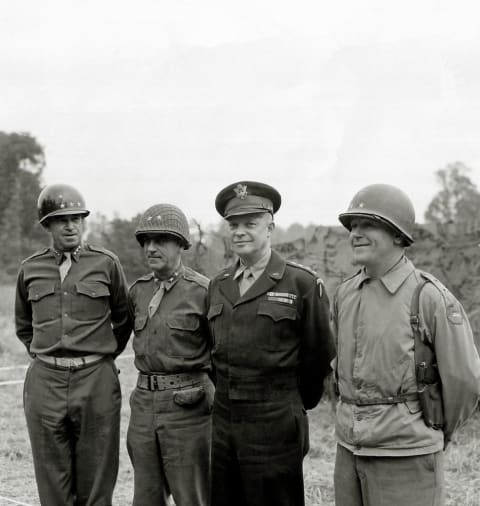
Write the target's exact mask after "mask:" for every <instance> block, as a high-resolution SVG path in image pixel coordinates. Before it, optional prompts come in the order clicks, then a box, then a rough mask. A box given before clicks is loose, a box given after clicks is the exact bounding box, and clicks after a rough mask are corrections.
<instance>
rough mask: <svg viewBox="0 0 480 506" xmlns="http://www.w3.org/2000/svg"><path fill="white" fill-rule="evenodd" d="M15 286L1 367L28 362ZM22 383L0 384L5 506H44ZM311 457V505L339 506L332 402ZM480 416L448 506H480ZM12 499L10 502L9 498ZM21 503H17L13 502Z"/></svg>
mask: <svg viewBox="0 0 480 506" xmlns="http://www.w3.org/2000/svg"><path fill="white" fill-rule="evenodd" d="M12 311H13V288H12V287H3V288H0V368H2V367H9V366H11V365H24V364H27V363H28V361H29V358H28V356H27V354H26V352H25V350H24V348H23V345H22V344H21V343H20V342H19V341H18V340H17V339H16V338H15V335H14V327H13V317H12ZM129 354H131V350H129V349H127V350H126V351H125V353H124V356H123V357H120V358H119V359H118V360H117V365H118V367H119V369H120V370H121V374H120V378H121V383H122V388H123V397H124V402H123V407H122V443H121V455H120V472H119V476H118V482H117V486H116V489H115V495H114V504H115V505H116V506H127V505H129V504H131V501H132V488H133V474H132V468H131V465H130V461H129V459H128V455H127V452H126V448H125V432H126V429H127V424H128V417H129V406H128V396H129V394H130V391H131V390H132V389H133V386H134V383H135V377H136V375H135V369H134V367H133V360H132V358H131V357H130V358H129V357H128V355H129ZM24 374H25V368H21V367H19V368H15V369H0V382H4V381H14V380H19V381H21V380H23V377H24ZM22 388H23V387H22V384H21V383H18V384H9V385H3V386H0V506H9V505H11V504H24V505H32V506H33V505H38V504H39V501H38V496H37V491H36V486H35V479H34V475H33V465H32V459H31V454H30V446H29V441H28V435H27V431H26V426H25V419H24V415H23V408H22ZM309 417H310V446H311V449H310V453H309V455H308V456H307V457H306V459H305V466H304V468H305V486H306V498H307V506H314V505H315V506H319V505H323V506H333V504H334V500H333V487H332V479H333V463H334V459H335V443H334V432H333V415H332V411H331V407H330V405H329V404H328V403H321V404H320V405H319V406H318V407H317V408H316V409H315V410H313V411H311V412H310V413H309ZM479 438H480V413H478V412H477V415H476V416H475V417H474V418H473V419H472V420H471V421H470V422H469V423H468V424H467V425H466V426H465V427H463V429H462V430H461V431H460V432H459V434H458V435H457V438H456V440H455V441H454V442H453V443H452V444H451V445H450V447H449V449H448V450H447V473H446V479H447V505H448V506H457V505H459V504H462V505H463V506H480V472H479V469H480V442H479ZM8 499H10V500H8ZM12 501H16V502H12Z"/></svg>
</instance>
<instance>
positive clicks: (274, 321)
mask: <svg viewBox="0 0 480 506" xmlns="http://www.w3.org/2000/svg"><path fill="white" fill-rule="evenodd" d="M237 269H238V263H237V264H236V265H233V266H232V267H230V268H228V269H227V270H225V271H223V272H222V273H220V274H219V275H218V276H217V277H216V278H215V279H214V280H213V281H212V284H211V286H210V290H209V306H208V315H207V316H208V319H209V326H210V333H211V336H212V340H213V348H212V361H213V365H214V370H215V375H216V378H217V381H218V380H221V381H223V382H227V384H228V385H229V386H228V395H229V397H230V398H231V399H257V398H260V397H259V396H261V388H260V387H259V386H258V385H260V384H264V383H265V382H268V381H269V380H270V379H271V380H272V381H275V380H278V379H282V378H289V377H297V378H298V380H299V389H300V393H301V396H302V399H303V403H304V406H305V408H307V409H310V408H313V407H314V406H315V405H316V404H317V403H318V401H319V400H320V397H321V395H322V391H323V380H324V378H325V376H326V375H327V374H328V373H329V371H330V367H329V362H330V360H331V359H332V358H333V355H334V347H333V339H332V336H331V331H330V326H329V304H328V297H327V295H326V293H325V290H324V287H323V283H322V282H321V280H320V279H318V278H317V277H316V276H315V275H314V273H313V272H312V271H310V270H309V269H307V268H305V267H302V266H299V265H296V264H293V263H291V262H287V261H285V260H284V259H283V258H281V257H280V256H279V255H278V253H276V252H275V251H272V254H271V257H270V260H269V262H268V265H267V266H266V268H265V270H264V272H263V273H262V275H261V276H260V277H259V278H258V279H257V280H256V282H255V283H254V284H253V285H252V286H251V287H250V288H249V289H248V291H247V292H245V293H244V294H243V295H242V296H240V293H239V288H238V280H235V279H234V274H235V272H236V271H237ZM249 385H250V386H251V388H249Z"/></svg>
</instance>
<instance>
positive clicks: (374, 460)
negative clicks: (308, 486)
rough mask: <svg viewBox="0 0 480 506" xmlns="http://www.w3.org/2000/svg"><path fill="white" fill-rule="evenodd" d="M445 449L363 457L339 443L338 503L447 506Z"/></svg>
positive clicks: (341, 505)
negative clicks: (421, 453) (411, 454)
mask: <svg viewBox="0 0 480 506" xmlns="http://www.w3.org/2000/svg"><path fill="white" fill-rule="evenodd" d="M443 458H444V455H443V452H437V453H429V454H426V455H414V456H409V457H360V456H358V455H354V454H353V453H352V452H351V451H349V450H347V449H346V448H344V447H343V446H341V445H337V456H336V459H335V472H334V488H335V505H336V506H405V505H407V504H408V506H425V505H426V504H428V505H431V506H443V504H444V501H445V497H444V495H445V494H444V477H443V472H444V471H443V466H444V463H443Z"/></svg>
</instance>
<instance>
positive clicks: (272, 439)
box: [212, 390, 308, 506]
mask: <svg viewBox="0 0 480 506" xmlns="http://www.w3.org/2000/svg"><path fill="white" fill-rule="evenodd" d="M278 393H279V395H278V396H277V397H276V398H275V399H271V400H261V401H250V400H231V399H229V398H228V394H222V392H219V391H218V390H217V392H216V395H215V402H214V408H213V420H212V424H213V431H212V506H303V505H304V503H305V499H304V484H303V458H304V456H305V455H306V453H307V451H308V419H307V414H306V411H305V409H304V408H303V404H302V402H301V400H300V396H299V395H298V392H296V391H285V392H278Z"/></svg>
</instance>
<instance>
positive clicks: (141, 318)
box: [135, 314, 147, 332]
mask: <svg viewBox="0 0 480 506" xmlns="http://www.w3.org/2000/svg"><path fill="white" fill-rule="evenodd" d="M146 323H147V316H146V315H141V314H139V315H135V332H136V331H139V330H142V329H144V328H145V325H146Z"/></svg>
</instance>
